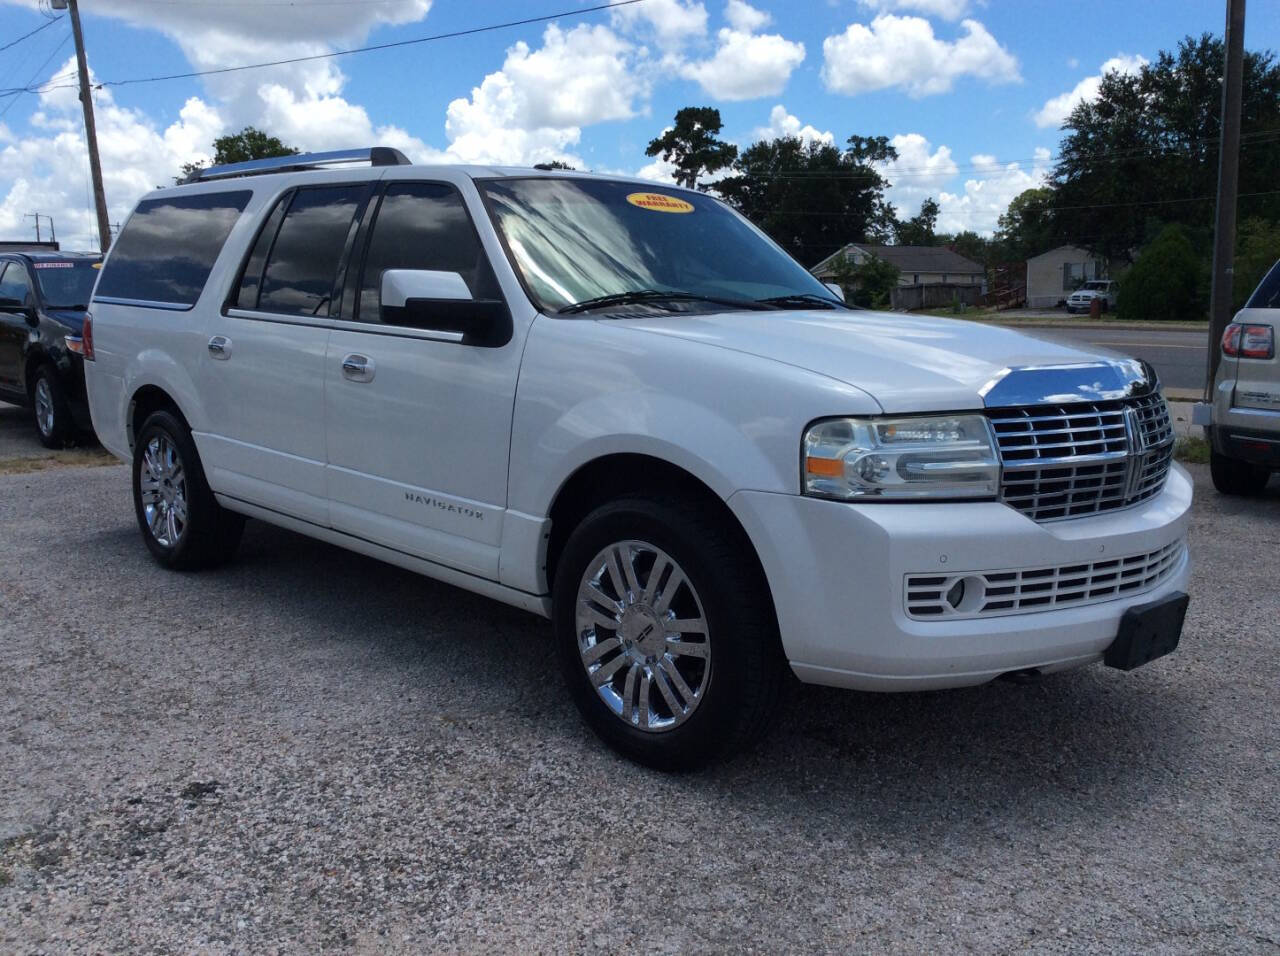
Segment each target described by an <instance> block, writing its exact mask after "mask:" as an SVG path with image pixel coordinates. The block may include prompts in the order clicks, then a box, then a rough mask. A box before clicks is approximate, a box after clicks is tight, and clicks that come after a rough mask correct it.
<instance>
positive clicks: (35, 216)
mask: <svg viewBox="0 0 1280 956" xmlns="http://www.w3.org/2000/svg"><path fill="white" fill-rule="evenodd" d="M22 218H23V219H34V220H35V221H36V242H39V241H40V220H41V219H48V220H49V241H50V242H57V241H58V234H57V233H56V232H54V231H53V217H52V216H46V215H45V214H44V213H42V212H29V213H26V214H24V215H23V217H22Z"/></svg>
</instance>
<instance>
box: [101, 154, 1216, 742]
mask: <svg viewBox="0 0 1280 956" xmlns="http://www.w3.org/2000/svg"><path fill="white" fill-rule="evenodd" d="M357 160H359V161H361V162H363V163H364V164H365V165H359V166H352V165H350V164H351V162H352V161H357ZM91 311H92V319H91V321H88V322H86V324H85V332H84V336H83V343H82V349H83V352H84V355H85V358H86V360H87V361H86V367H87V380H88V387H89V397H90V402H91V407H92V412H93V420H94V424H95V427H96V429H97V431H98V434H99V436H101V439H102V442H103V443H104V444H105V445H106V446H107V447H108V448H109V449H111V451H113V452H114V453H115V454H117V455H119V456H120V457H121V458H124V459H126V460H128V461H130V462H131V463H132V467H133V479H132V480H133V495H134V507H135V511H136V515H137V520H138V524H139V527H140V529H141V532H142V535H143V538H144V540H145V542H146V544H147V547H148V548H150V549H151V552H152V553H153V554H154V555H155V557H156V559H157V560H158V561H159V562H160V563H161V564H162V565H164V566H166V567H170V568H195V567H205V566H210V565H213V564H216V563H217V562H219V561H223V560H226V559H227V558H229V557H230V556H231V554H232V553H233V551H234V549H235V546H236V543H237V541H238V539H239V535H240V530H241V528H242V526H243V522H244V519H245V518H246V517H250V518H257V519H261V520H263V521H267V522H272V523H274V524H277V525H280V526H283V527H286V528H292V529H294V530H296V531H300V532H302V533H304V534H308V535H311V536H313V537H315V538H318V539H320V540H323V541H329V542H333V543H335V544H338V545H341V546H343V547H346V548H350V549H352V550H354V551H359V552H362V553H364V554H368V555H373V556H375V557H377V558H381V559H383V560H386V561H388V562H391V563H393V564H397V565H401V566H403V567H406V568H411V569H413V570H415V571H419V572H421V573H422V574H425V575H428V576H431V577H434V578H437V579H440V580H442V581H446V582H449V583H451V584H454V585H457V586H459V587H462V588H465V589H468V590H471V591H476V592H479V593H480V594H484V595H488V596H491V597H493V598H496V599H498V600H500V601H505V602H507V603H509V604H513V605H516V606H517V607H521V608H524V609H526V610H528V611H531V612H533V613H535V614H540V615H544V616H546V617H548V618H550V619H552V621H553V624H554V629H555V641H556V645H555V646H556V648H557V655H558V657H559V663H560V667H561V670H562V671H563V674H564V677H565V680H566V683H567V687H568V692H569V695H570V696H571V697H572V699H573V700H574V701H575V703H576V704H577V706H578V707H579V708H580V709H581V711H582V713H583V715H584V716H585V718H586V719H587V721H588V722H589V724H590V725H591V726H592V727H593V728H594V729H595V730H596V731H597V732H598V733H599V734H600V736H601V737H603V738H604V739H605V740H606V741H608V742H609V743H610V744H611V745H613V746H614V747H616V748H618V749H619V750H621V751H622V752H624V753H626V754H628V755H630V756H631V757H633V758H635V759H637V760H640V761H643V762H646V763H649V764H652V765H655V766H662V767H691V766H697V765H700V764H702V763H705V762H706V761H708V760H710V759H712V758H713V757H715V756H716V755H718V754H720V753H723V752H725V751H727V750H732V749H733V748H736V747H741V746H743V745H744V744H746V743H748V742H749V741H751V740H752V739H753V738H754V737H755V736H756V735H757V734H758V733H759V732H760V731H761V730H763V729H764V728H765V727H767V726H768V724H769V723H770V721H771V719H772V716H773V714H774V710H775V702H776V700H777V698H778V694H779V690H780V688H781V687H782V685H783V681H784V677H785V675H786V674H787V673H788V672H790V673H793V674H795V675H796V676H798V677H799V678H800V679H802V680H805V681H810V682H814V683H819V684H829V685H834V686H838V687H847V688H854V689H860V690H878V691H908V690H920V689H926V688H939V687H963V686H966V685H973V684H981V683H983V682H985V681H990V680H992V679H994V678H997V677H1000V676H1002V675H1010V674H1012V675H1016V676H1018V677H1022V678H1025V677H1030V676H1033V675H1038V674H1045V673H1050V672H1053V671H1060V670H1063V669H1066V668H1071V667H1078V666H1081V665H1086V664H1091V663H1094V662H1097V661H1102V660H1105V661H1106V662H1107V663H1108V664H1110V665H1113V666H1116V667H1120V668H1125V669H1128V668H1132V667H1135V666H1137V665H1139V664H1143V663H1145V662H1147V661H1149V660H1151V659H1153V658H1155V657H1158V656H1160V655H1162V654H1165V653H1168V652H1169V651H1170V650H1172V649H1173V648H1174V647H1175V646H1176V644H1177V642H1178V638H1179V635H1180V632H1181V628H1182V622H1183V615H1184V613H1185V609H1186V605H1187V597H1186V594H1185V593H1184V592H1185V591H1186V587H1187V581H1188V575H1189V567H1190V564H1189V556H1188V553H1187V515H1188V509H1189V507H1190V505H1191V483H1190V481H1189V480H1188V478H1187V476H1186V474H1185V473H1184V472H1183V471H1182V469H1181V468H1179V467H1178V466H1177V465H1175V464H1174V463H1173V461H1172V444H1173V433H1172V429H1171V427H1170V421H1169V415H1168V411H1167V409H1166V407H1165V403H1164V401H1163V399H1162V398H1161V396H1160V394H1159V391H1158V383H1157V382H1156V380H1155V376H1154V375H1153V373H1152V370H1151V369H1150V368H1149V367H1147V366H1146V365H1144V364H1143V363H1141V362H1138V361H1134V360H1132V359H1127V358H1123V357H1120V356H1116V355H1109V354H1100V353H1093V352H1086V351H1081V350H1079V349H1076V348H1070V347H1067V346H1064V345H1056V344H1052V343H1049V342H1046V341H1044V340H1042V339H1037V338H1032V337H1029V336H1025V335H1022V334H1019V333H1017V332H1014V331H1009V330H1005V329H1000V328H995V327H991V326H983V325H975V324H969V323H965V322H957V321H949V320H944V319H936V318H927V317H908V316H903V315H890V314H881V313H875V312H864V311H855V310H851V309H849V308H847V307H846V306H845V305H844V304H843V303H842V302H840V301H839V300H838V299H837V298H835V297H833V295H832V294H831V293H830V292H829V291H828V290H827V289H826V288H824V287H823V285H822V284H821V283H820V282H818V281H817V280H816V279H814V278H813V277H812V276H811V275H809V273H808V272H806V271H805V269H804V268H803V267H801V266H800V265H799V264H797V263H796V262H795V261H794V260H792V259H791V258H790V257H789V256H788V255H787V254H786V253H784V252H783V251H782V250H781V249H780V248H779V247H778V246H777V245H775V244H774V243H773V242H772V241H771V240H769V239H768V238H767V237H766V236H765V235H764V234H763V233H761V232H760V231H759V230H758V229H756V228H755V227H754V226H753V225H752V224H751V223H749V222H748V221H746V220H745V219H743V218H742V217H741V216H739V215H738V214H737V213H735V212H734V211H733V210H731V209H730V208H728V207H727V206H726V205H724V204H723V203H721V202H719V201H718V200H716V199H714V198H712V197H710V196H708V195H706V194H704V193H699V192H694V191H688V190H684V189H679V188H675V187H668V186H656V185H655V184H654V183H651V182H642V181H634V180H625V179H618V178H612V177H606V176H595V175H587V174H578V173H564V172H539V171H536V170H527V169H505V168H502V169H499V168H488V167H460V166H439V167H425V166H413V165H409V164H408V163H407V161H405V160H404V159H403V157H402V156H400V155H399V154H398V153H396V151H394V150H389V149H382V148H375V149H373V150H362V151H350V152H342V153H336V154H318V155H310V156H290V157H283V158H280V159H275V160H263V161H259V162H254V163H248V164H241V165H238V166H230V167H220V168H214V169H210V170H206V171H204V172H203V173H201V174H197V176H195V177H194V178H193V181H192V182H191V183H190V184H188V185H182V186H178V187H173V188H167V189H162V190H159V191H157V192H154V193H152V194H150V195H148V196H147V197H145V198H144V199H143V200H142V201H141V202H140V203H139V205H138V207H137V209H136V210H135V211H134V213H133V215H132V216H131V217H130V218H129V220H128V222H127V223H126V224H125V226H124V229H123V232H122V233H121V235H120V237H119V239H117V241H116V242H115V244H114V245H113V247H112V249H111V252H110V254H109V256H108V257H107V260H106V263H105V266H104V268H103V270H102V274H101V277H100V279H99V281H98V284H97V287H96V289H95V292H94V296H93V302H92V309H91ZM174 586H175V583H174V582H172V581H169V582H160V581H157V582H156V587H157V588H160V587H164V588H172V587H174ZM176 586H179V587H180V586H181V582H180V581H179V582H177V584H176ZM316 586H317V587H324V586H325V583H324V582H316ZM352 626H353V627H359V619H358V617H357V618H356V619H354V620H353V622H352ZM465 637H466V635H465V634H460V635H459V639H465ZM475 652H476V653H477V654H483V653H485V648H484V645H483V642H479V641H478V642H477V643H476V645H475Z"/></svg>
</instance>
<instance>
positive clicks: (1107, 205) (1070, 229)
mask: <svg viewBox="0 0 1280 956" xmlns="http://www.w3.org/2000/svg"><path fill="white" fill-rule="evenodd" d="M1222 62H1223V46H1222V41H1221V39H1219V38H1218V37H1215V36H1212V35H1210V34H1207V33H1206V34H1204V35H1202V36H1200V37H1198V38H1197V37H1187V38H1185V39H1184V40H1183V41H1182V42H1181V43H1179V44H1178V48H1177V50H1176V51H1173V52H1169V51H1161V52H1160V54H1159V55H1158V56H1157V57H1156V59H1155V60H1154V62H1152V63H1148V64H1146V65H1144V66H1143V67H1142V68H1141V69H1140V70H1139V71H1138V72H1137V73H1132V74H1125V73H1119V72H1112V73H1110V74H1108V75H1107V76H1105V77H1104V78H1103V79H1102V85H1101V88H1100V89H1099V92H1098V95H1097V97H1096V98H1094V99H1092V100H1086V101H1085V102H1082V103H1081V104H1080V105H1078V106H1077V107H1076V108H1075V109H1074V110H1073V111H1072V113H1071V115H1070V117H1069V118H1068V119H1067V121H1066V124H1065V126H1064V127H1063V128H1064V130H1065V131H1066V134H1067V135H1066V138H1065V139H1063V141H1062V143H1061V145H1060V147H1059V160H1058V163H1057V166H1056V167H1055V169H1054V174H1053V185H1054V187H1055V196H1054V200H1053V207H1054V224H1055V231H1056V235H1057V236H1059V237H1060V238H1061V240H1062V241H1068V242H1073V243H1075V244H1077V245H1082V246H1085V247H1086V248H1088V249H1089V250H1091V251H1092V252H1094V253H1095V254H1098V255H1100V256H1102V257H1103V258H1105V259H1108V260H1110V261H1111V262H1113V263H1115V262H1127V261H1131V259H1132V256H1133V254H1134V252H1135V251H1136V250H1137V249H1138V248H1140V247H1141V246H1142V239H1143V237H1144V236H1145V235H1146V234H1147V233H1148V231H1149V230H1148V225H1147V220H1148V219H1149V218H1159V219H1161V220H1163V221H1164V222H1178V223H1181V224H1182V225H1184V226H1187V227H1189V228H1193V229H1194V228H1196V227H1202V226H1207V225H1208V224H1209V223H1210V222H1211V221H1212V217H1213V209H1214V203H1213V197H1214V193H1215V185H1216V182H1217V162H1218V134H1219V112H1220V109H1221V99H1222V87H1221V83H1220V77H1221V73H1222ZM1277 169H1280V65H1277V63H1276V61H1275V57H1274V55H1273V54H1272V53H1270V52H1247V53H1246V54H1245V62H1244V89H1243V103H1242V110H1241V148H1240V196H1241V198H1240V214H1241V216H1242V217H1248V216H1255V217H1260V218H1262V219H1265V220H1268V221H1271V222H1275V221H1277V220H1280V195H1276V194H1275V181H1276V170H1277ZM1264 193H1265V194H1266V195H1260V194H1264Z"/></svg>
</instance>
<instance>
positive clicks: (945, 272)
mask: <svg viewBox="0 0 1280 956" xmlns="http://www.w3.org/2000/svg"><path fill="white" fill-rule="evenodd" d="M842 256H848V257H849V258H850V259H852V260H853V261H854V262H855V263H859V264H860V263H862V262H863V261H864V260H865V259H866V258H867V257H868V256H875V257H876V258H877V259H881V260H883V261H885V262H888V263H890V264H891V265H894V266H897V267H898V285H900V286H906V285H975V286H979V287H981V285H982V280H983V278H984V277H985V275H986V272H985V270H984V269H983V267H982V266H980V265H978V263H976V262H971V261H970V260H968V259H966V258H965V257H964V256H962V255H960V254H959V253H958V252H952V251H951V250H950V249H948V248H946V247H945V246H871V245H866V244H864V243H860V242H859V243H850V244H849V245H847V246H845V247H844V248H843V249H840V250H839V251H838V252H833V253H832V254H831V255H829V256H827V257H826V258H825V259H823V260H822V261H821V262H819V263H818V264H817V265H816V266H814V267H813V268H812V269H810V270H809V271H810V272H812V273H813V274H814V275H815V276H817V277H818V278H819V279H821V280H822V281H823V282H833V281H835V275H836V266H837V264H838V263H839V261H840V258H841V257H842Z"/></svg>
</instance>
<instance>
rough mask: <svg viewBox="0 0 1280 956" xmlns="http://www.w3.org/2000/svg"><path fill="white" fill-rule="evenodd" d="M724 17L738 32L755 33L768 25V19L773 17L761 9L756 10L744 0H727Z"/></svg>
mask: <svg viewBox="0 0 1280 956" xmlns="http://www.w3.org/2000/svg"><path fill="white" fill-rule="evenodd" d="M724 18H725V20H726V21H728V23H729V26H730V28H731V29H734V30H737V31H738V32H739V33H755V32H756V31H758V30H760V29H761V28H762V27H766V26H768V25H769V21H771V20H772V19H773V17H771V16H770V15H769V14H767V13H765V12H764V11H763V10H757V9H756V8H755V7H753V6H751V4H749V3H746V2H744V0H729V2H728V3H727V4H725V8H724Z"/></svg>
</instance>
